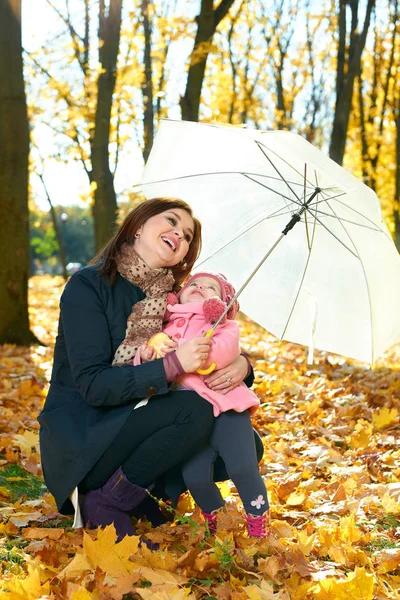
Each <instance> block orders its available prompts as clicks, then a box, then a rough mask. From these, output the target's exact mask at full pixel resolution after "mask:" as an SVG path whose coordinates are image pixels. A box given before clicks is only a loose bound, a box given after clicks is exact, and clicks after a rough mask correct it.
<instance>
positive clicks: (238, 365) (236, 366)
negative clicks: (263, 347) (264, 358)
mask: <svg viewBox="0 0 400 600" xmlns="http://www.w3.org/2000/svg"><path fill="white" fill-rule="evenodd" d="M248 371H249V363H248V362H247V359H246V358H245V357H244V356H242V355H240V356H238V357H237V358H236V359H235V360H234V361H233V362H232V363H231V364H230V365H228V366H227V367H224V368H223V369H219V370H218V371H214V372H213V373H210V375H207V377H205V379H204V382H205V384H206V385H207V386H208V387H209V388H210V390H214V391H216V392H219V393H220V394H226V393H227V392H230V391H231V390H233V389H234V388H235V387H237V386H238V385H240V384H241V383H242V381H243V379H246V377H247V375H248Z"/></svg>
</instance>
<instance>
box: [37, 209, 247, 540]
mask: <svg viewBox="0 0 400 600" xmlns="http://www.w3.org/2000/svg"><path fill="white" fill-rule="evenodd" d="M200 247H201V225H200V223H199V221H198V220H197V219H195V218H194V217H193V215H192V211H191V209H190V207H189V206H188V205H187V204H186V203H185V202H183V201H182V200H179V199H175V198H156V199H153V200H149V201H147V202H144V203H143V204H141V205H140V206H138V207H137V208H136V209H134V210H133V211H132V212H131V213H129V215H128V216H127V217H126V218H125V220H124V222H123V223H122V225H121V226H120V227H119V228H118V230H117V231H116V233H115V235H114V236H113V237H112V238H111V240H110V242H109V243H108V244H107V245H106V247H105V248H104V249H103V250H102V251H101V252H100V253H99V255H98V256H97V257H96V258H95V259H94V261H93V262H92V264H91V266H89V267H86V268H84V269H82V270H81V271H78V272H77V273H75V274H74V275H73V276H72V277H71V279H70V280H69V282H68V284H67V285H66V287H65V290H64V292H63V294H62V296H61V303H60V322H59V330H58V336H57V339H56V345H55V352H54V365H53V372H52V377H51V385H50V390H49V393H48V396H47V399H46V403H45V406H44V409H43V411H42V413H41V414H40V416H39V422H40V426H41V427H40V446H41V456H42V465H43V473H44V478H45V481H46V484H47V487H48V488H49V490H50V492H51V493H52V494H53V495H54V497H55V499H56V502H57V506H58V508H59V510H60V512H62V513H64V514H70V513H71V512H73V508H72V504H71V495H72V493H73V492H74V490H75V492H76V488H77V487H78V489H79V492H80V493H82V494H84V495H85V498H84V502H83V517H84V522H85V523H89V525H90V526H92V527H96V526H105V525H107V524H109V523H112V522H114V525H115V527H116V530H117V534H118V537H119V539H121V538H122V537H123V536H124V535H127V534H128V535H132V534H133V533H134V532H133V527H132V524H131V521H130V518H129V514H130V513H131V512H132V511H133V510H134V509H135V508H137V506H138V505H140V503H141V502H142V501H143V500H144V499H145V498H146V495H147V488H148V487H149V486H152V485H154V482H156V481H157V480H159V479H160V478H161V477H162V476H165V474H166V473H167V472H171V470H173V469H175V473H176V472H177V466H179V465H180V464H181V463H182V462H183V461H185V460H186V459H187V458H189V457H190V456H192V455H193V454H194V453H195V452H197V451H198V450H199V449H201V448H202V446H203V445H204V444H205V443H206V442H207V440H208V437H209V435H210V433H211V430H212V427H213V414H212V406H211V405H210V404H209V403H208V402H207V401H205V400H203V398H201V397H200V396H199V395H198V394H196V393H195V392H192V391H187V392H182V391H179V392H169V391H168V383H169V382H170V381H173V380H174V379H175V378H176V376H177V375H179V374H182V373H183V372H188V373H189V372H193V371H196V370H197V369H198V368H199V367H200V366H201V365H202V364H203V363H204V361H205V360H206V359H207V356H208V350H209V345H210V340H208V339H206V338H204V337H201V338H195V339H192V340H189V341H187V342H185V343H184V344H182V345H181V347H180V348H179V349H178V350H177V351H176V352H173V353H170V354H168V356H167V357H165V358H163V359H158V360H155V361H153V362H150V363H146V364H143V365H139V366H135V367H133V366H130V365H125V366H114V367H113V366H112V360H113V357H114V354H115V352H116V350H117V348H118V347H119V346H120V344H121V341H122V340H123V339H124V338H125V334H126V332H127V333H128V334H129V335H131V336H132V339H134V340H135V341H137V344H138V345H140V343H142V340H144V339H147V338H148V337H149V333H151V332H152V331H153V330H154V331H159V330H160V329H161V327H160V324H161V323H162V319H163V315H164V312H165V308H166V304H167V293H168V292H170V291H171V290H172V289H173V288H174V287H175V289H176V288H177V287H179V285H180V284H181V283H182V282H183V281H184V280H185V278H187V276H188V275H189V273H190V271H191V269H192V267H193V264H194V262H195V260H196V259H197V257H198V254H199V252H200ZM127 320H128V329H127V330H126V323H127ZM248 370H249V369H248V362H247V359H246V358H244V357H243V356H241V357H239V358H238V359H237V360H236V361H235V362H234V363H232V365H230V366H229V367H227V368H225V369H224V370H223V372H222V373H215V374H213V376H212V377H210V381H209V385H210V387H212V388H213V389H219V390H221V391H224V390H226V391H228V390H229V389H231V387H233V386H234V385H237V384H238V383H240V382H241V381H242V380H243V379H244V378H245V377H246V375H247V374H248ZM250 383H251V382H250ZM149 397H150V398H151V400H150V401H147V400H146V399H148V398H149ZM178 470H179V469H178ZM170 487H171V489H173V485H172V486H170ZM72 497H73V498H75V499H76V493H75V495H74V496H72Z"/></svg>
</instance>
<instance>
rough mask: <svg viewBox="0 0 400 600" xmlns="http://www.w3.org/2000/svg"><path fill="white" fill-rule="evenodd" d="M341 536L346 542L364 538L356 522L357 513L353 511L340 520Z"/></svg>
mask: <svg viewBox="0 0 400 600" xmlns="http://www.w3.org/2000/svg"><path fill="white" fill-rule="evenodd" d="M339 536H340V539H342V540H343V541H344V542H348V543H350V544H352V543H353V542H358V540H360V539H361V538H362V532H361V530H360V529H359V528H358V527H357V526H356V524H355V515H354V513H351V515H349V516H348V517H343V518H342V519H340V521H339Z"/></svg>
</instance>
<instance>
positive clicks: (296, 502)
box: [286, 492, 306, 506]
mask: <svg viewBox="0 0 400 600" xmlns="http://www.w3.org/2000/svg"><path fill="white" fill-rule="evenodd" d="M305 499H306V495H305V494H304V492H292V493H291V494H290V496H289V497H288V499H287V500H286V504H287V505H288V506H300V505H301V504H303V502H304V500H305Z"/></svg>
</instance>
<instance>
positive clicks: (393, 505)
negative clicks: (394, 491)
mask: <svg viewBox="0 0 400 600" xmlns="http://www.w3.org/2000/svg"><path fill="white" fill-rule="evenodd" d="M381 504H382V506H383V508H384V509H385V512H386V513H388V514H391V515H398V514H400V503H398V502H396V500H395V499H394V498H393V497H392V496H391V495H390V494H389V492H386V494H384V495H383V496H382V498H381Z"/></svg>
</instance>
